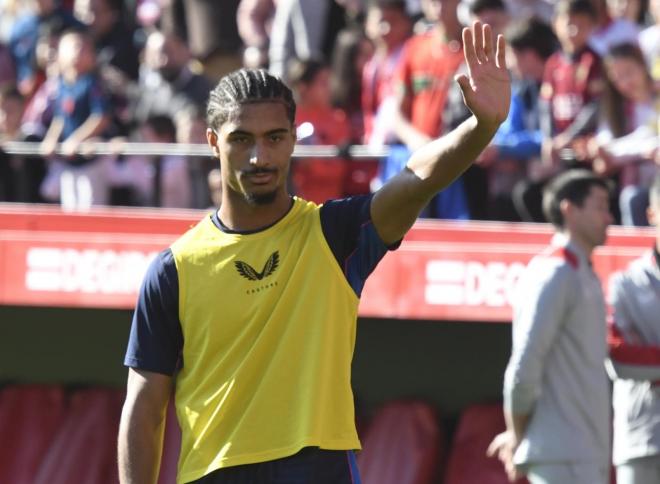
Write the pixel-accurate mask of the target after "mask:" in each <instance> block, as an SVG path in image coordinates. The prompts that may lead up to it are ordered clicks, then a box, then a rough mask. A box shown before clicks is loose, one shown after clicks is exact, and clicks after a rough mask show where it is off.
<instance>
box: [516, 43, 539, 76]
mask: <svg viewBox="0 0 660 484" xmlns="http://www.w3.org/2000/svg"><path fill="white" fill-rule="evenodd" d="M511 53H512V59H513V63H512V64H513V65H512V67H513V69H514V71H515V73H516V75H517V76H518V77H520V78H521V79H528V80H535V81H541V80H542V79H543V71H544V68H545V63H544V62H543V59H542V58H541V57H540V56H539V55H538V54H537V53H536V51H535V50H534V49H511Z"/></svg>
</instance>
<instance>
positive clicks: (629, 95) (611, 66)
mask: <svg viewBox="0 0 660 484" xmlns="http://www.w3.org/2000/svg"><path fill="white" fill-rule="evenodd" d="M606 68H607V77H608V78H609V79H610V80H611V81H612V84H614V87H615V88H616V90H617V91H619V92H620V93H621V95H622V96H623V97H625V98H626V99H633V100H636V99H639V98H640V96H641V97H643V96H644V95H645V94H646V93H648V91H649V89H650V87H651V86H650V85H649V79H648V76H647V74H646V66H642V65H640V64H639V62H637V61H635V60H633V59H630V58H625V57H621V58H615V59H610V60H608V61H607V63H606Z"/></svg>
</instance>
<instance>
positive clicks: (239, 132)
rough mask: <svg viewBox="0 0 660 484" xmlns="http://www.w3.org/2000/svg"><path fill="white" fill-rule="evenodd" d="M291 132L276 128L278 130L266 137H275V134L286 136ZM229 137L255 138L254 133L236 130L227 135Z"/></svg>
mask: <svg viewBox="0 0 660 484" xmlns="http://www.w3.org/2000/svg"><path fill="white" fill-rule="evenodd" d="M288 132H289V130H288V129H286V128H276V129H271V130H270V131H266V132H265V133H264V134H265V135H266V136H269V135H273V134H285V133H288ZM227 136H254V133H251V132H249V131H244V130H242V129H236V130H234V131H230V132H229V133H227Z"/></svg>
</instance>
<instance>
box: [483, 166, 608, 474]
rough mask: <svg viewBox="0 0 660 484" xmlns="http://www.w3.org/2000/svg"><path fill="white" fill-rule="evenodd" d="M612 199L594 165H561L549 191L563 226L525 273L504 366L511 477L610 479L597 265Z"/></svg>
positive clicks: (503, 438)
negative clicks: (597, 251)
mask: <svg viewBox="0 0 660 484" xmlns="http://www.w3.org/2000/svg"><path fill="white" fill-rule="evenodd" d="M608 200H609V191H608V186H607V184H606V182H605V181H604V180H602V179H601V178H598V177H597V176H595V175H594V174H593V173H591V172H589V171H586V170H573V171H568V172H565V173H563V174H562V175H560V176H559V177H557V178H556V179H554V180H553V181H552V182H551V183H550V184H549V186H548V187H547V188H546V191H545V193H544V198H543V208H544V211H545V213H546V217H547V218H548V220H549V221H550V222H552V224H553V225H554V226H555V229H556V235H555V238H554V239H553V244H552V245H551V247H549V248H548V249H547V250H546V251H545V252H543V253H542V254H540V255H538V256H536V257H535V258H534V259H532V261H531V262H530V264H529V265H528V267H527V270H526V271H525V273H524V274H523V276H522V279H521V281H520V285H519V288H520V291H519V293H518V294H517V298H516V303H515V304H514V316H513V324H512V326H513V348H512V352H511V358H510V360H509V364H508V366H507V369H506V373H505V376H504V415H505V420H506V424H507V430H506V431H505V432H504V433H502V434H500V435H498V436H497V437H495V439H494V440H493V442H492V443H491V445H490V448H489V453H490V454H491V455H494V454H497V455H498V457H499V458H500V460H501V461H502V462H503V463H504V465H505V467H506V470H507V473H508V475H509V477H510V478H511V479H512V480H513V479H515V478H517V477H519V475H520V474H527V478H528V479H529V481H530V483H531V484H568V483H574V484H577V483H587V482H588V483H589V484H599V483H600V484H605V483H607V482H609V479H608V476H609V472H608V471H609V443H610V437H609V435H610V432H609V429H610V414H609V408H610V398H609V385H608V381H607V375H606V374H605V366H604V361H605V358H606V356H607V344H606V324H605V313H606V311H605V301H604V299H603V292H602V289H601V285H600V281H599V280H598V277H597V276H596V274H595V273H594V271H593V268H592V265H591V254H592V252H593V250H594V249H595V248H596V247H597V246H599V245H601V244H603V243H604V242H605V239H606V231H607V226H608V225H609V224H610V223H611V222H612V216H611V214H610V211H609V202H608Z"/></svg>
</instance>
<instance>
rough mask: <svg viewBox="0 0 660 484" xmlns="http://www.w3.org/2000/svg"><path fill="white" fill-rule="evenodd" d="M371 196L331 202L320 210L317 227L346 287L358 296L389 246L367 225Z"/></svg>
mask: <svg viewBox="0 0 660 484" xmlns="http://www.w3.org/2000/svg"><path fill="white" fill-rule="evenodd" d="M371 199H372V195H359V196H355V197H349V198H343V199H340V200H331V201H329V202H327V203H325V204H324V205H323V206H322V207H321V227H322V228H323V235H324V236H325V239H326V241H327V242H328V245H329V246H330V249H331V250H332V253H333V254H334V256H335V259H336V260H337V263H338V264H339V266H340V267H341V269H342V272H343V273H344V276H346V279H347V280H348V282H349V284H350V285H351V287H352V288H353V290H354V291H355V293H356V294H357V295H358V296H360V294H361V293H362V288H363V287H364V283H365V281H366V280H367V277H368V276H369V274H371V272H373V270H374V269H375V268H376V266H377V265H378V262H380V260H381V259H382V258H383V256H384V255H385V254H386V253H387V251H388V250H395V249H397V248H398V246H399V243H400V242H397V243H395V244H392V245H390V246H387V245H385V243H384V242H383V241H382V240H381V238H380V236H379V235H378V232H377V231H376V229H375V227H374V225H373V223H372V221H371Z"/></svg>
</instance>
